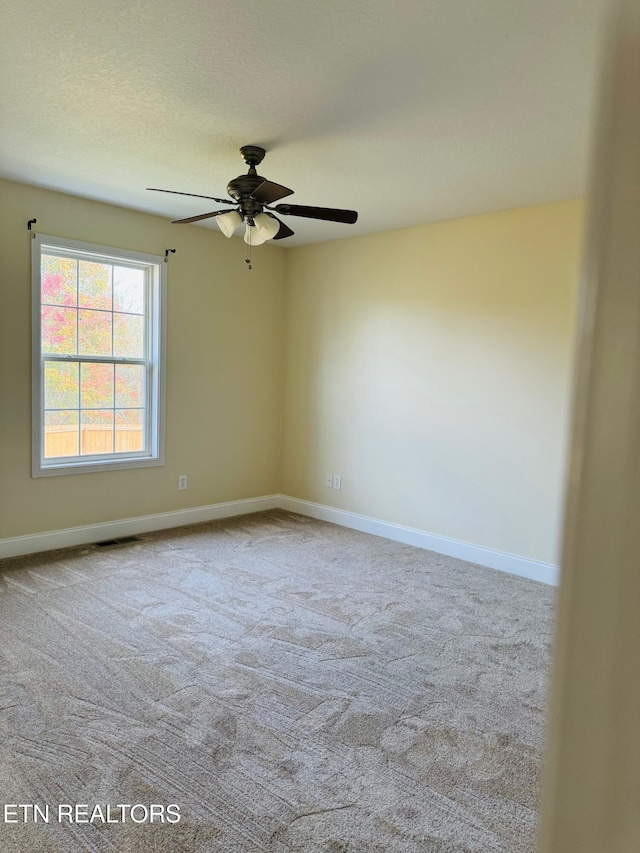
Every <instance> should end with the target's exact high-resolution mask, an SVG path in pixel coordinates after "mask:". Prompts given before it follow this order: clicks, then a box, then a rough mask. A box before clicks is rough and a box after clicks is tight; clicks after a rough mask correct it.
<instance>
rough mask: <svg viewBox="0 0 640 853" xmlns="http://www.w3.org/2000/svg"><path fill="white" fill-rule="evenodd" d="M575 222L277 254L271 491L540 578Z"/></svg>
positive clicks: (559, 207) (465, 222)
mask: <svg viewBox="0 0 640 853" xmlns="http://www.w3.org/2000/svg"><path fill="white" fill-rule="evenodd" d="M582 216H583V211H582V204H581V203H580V202H577V201H575V202H563V203H559V204H552V205H544V206H540V207H533V208H525V209H521V210H512V211H506V212H503V213H497V214H488V215H484V216H476V217H470V218H467V219H459V220H453V221H448V222H442V223H438V224H435V225H427V226H419V227H416V228H409V229H404V230H400V231H395V232H385V233H383V234H376V235H371V236H366V237H359V238H353V239H346V240H340V241H337V242H332V243H326V244H320V245H312V246H306V247H301V248H296V249H292V250H290V251H289V253H288V255H287V273H288V298H287V319H286V342H285V400H284V413H283V440H282V475H281V491H282V492H283V493H284V494H288V495H292V496H294V497H297V498H303V499H306V500H310V501H317V502H319V503H322V504H328V505H332V506H336V507H339V508H342V509H347V510H351V511H354V512H358V513H362V514H364V515H368V516H373V517H375V518H380V519H384V520H386V521H391V522H396V523H400V524H403V525H408V526H410V527H415V528H418V529H421V530H426V531H429V532H431V533H436V534H439V535H442V536H449V537H453V538H455V539H459V540H463V541H466V542H470V543H473V544H477V545H483V546H486V547H489V548H495V549H498V550H500V551H505V552H508V553H513V554H518V555H521V556H525V557H529V558H532V559H539V560H543V561H549V562H553V563H555V562H557V559H558V538H559V524H560V517H561V508H562V500H563V480H564V476H563V474H564V452H565V442H566V433H567V412H568V402H569V393H568V388H569V375H570V359H571V355H570V353H571V336H572V325H573V316H574V301H575V291H576V281H577V267H578V258H579V251H580V236H581V228H582ZM328 472H333V473H339V474H342V475H343V478H344V480H343V490H342V491H341V492H338V491H333V490H331V489H327V488H326V486H325V475H326V474H327V473H328Z"/></svg>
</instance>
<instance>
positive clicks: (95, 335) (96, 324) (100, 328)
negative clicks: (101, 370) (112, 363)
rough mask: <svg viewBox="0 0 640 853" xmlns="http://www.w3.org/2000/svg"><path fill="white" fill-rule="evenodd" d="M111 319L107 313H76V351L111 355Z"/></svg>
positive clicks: (87, 353)
mask: <svg viewBox="0 0 640 853" xmlns="http://www.w3.org/2000/svg"><path fill="white" fill-rule="evenodd" d="M111 317H112V315H111V314H110V313H108V312H107V311H82V310H80V311H78V351H79V352H81V353H82V354H83V355H111Z"/></svg>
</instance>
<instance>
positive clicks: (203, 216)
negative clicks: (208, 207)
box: [171, 210, 231, 225]
mask: <svg viewBox="0 0 640 853" xmlns="http://www.w3.org/2000/svg"><path fill="white" fill-rule="evenodd" d="M221 213H231V211H230V210H214V211H213V213H201V214H200V216H188V217H187V218H186V219H174V220H173V221H172V223H171V224H172V225H179V224H181V223H183V224H186V223H187V222H199V221H200V220H201V219H209V218H210V217H212V216H220V214H221Z"/></svg>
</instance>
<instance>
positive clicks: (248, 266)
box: [244, 243, 253, 270]
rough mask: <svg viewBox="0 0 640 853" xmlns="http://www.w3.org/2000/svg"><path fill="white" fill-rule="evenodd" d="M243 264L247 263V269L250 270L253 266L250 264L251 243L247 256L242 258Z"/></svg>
mask: <svg viewBox="0 0 640 853" xmlns="http://www.w3.org/2000/svg"><path fill="white" fill-rule="evenodd" d="M244 262H245V264H247V269H248V270H251V269H253V267H252V266H251V243H249V257H248V258H245V259H244Z"/></svg>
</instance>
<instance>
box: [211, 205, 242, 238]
mask: <svg viewBox="0 0 640 853" xmlns="http://www.w3.org/2000/svg"><path fill="white" fill-rule="evenodd" d="M216 222H217V223H218V228H219V229H220V230H221V231H222V233H223V234H224V236H225V237H232V236H233V232H234V231H236V229H237V228H238V227H239V226H240V225H242V217H241V216H240V214H239V213H238V211H237V210H230V211H229V213H221V214H220V216H216Z"/></svg>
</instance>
